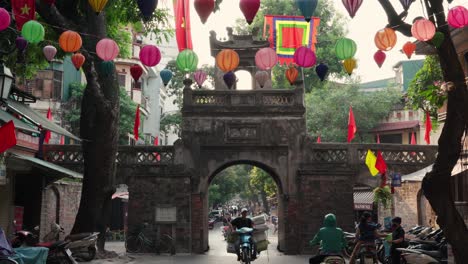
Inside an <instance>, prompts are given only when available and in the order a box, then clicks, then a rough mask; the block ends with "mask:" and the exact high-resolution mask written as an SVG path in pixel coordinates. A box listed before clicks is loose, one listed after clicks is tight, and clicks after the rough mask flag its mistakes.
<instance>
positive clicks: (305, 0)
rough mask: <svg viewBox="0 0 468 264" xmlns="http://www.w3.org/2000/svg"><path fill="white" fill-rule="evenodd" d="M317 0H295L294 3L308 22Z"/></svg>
mask: <svg viewBox="0 0 468 264" xmlns="http://www.w3.org/2000/svg"><path fill="white" fill-rule="evenodd" d="M317 3H318V0H296V5H297V7H298V8H299V10H300V11H301V13H302V15H303V16H304V19H305V21H307V22H309V21H310V20H311V18H312V15H313V14H314V12H315V8H317Z"/></svg>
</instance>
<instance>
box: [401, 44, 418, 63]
mask: <svg viewBox="0 0 468 264" xmlns="http://www.w3.org/2000/svg"><path fill="white" fill-rule="evenodd" d="M415 50H416V44H414V43H413V42H411V41H408V42H406V43H405V45H403V52H404V53H405V54H406V57H408V59H411V55H413V53H414V51H415Z"/></svg>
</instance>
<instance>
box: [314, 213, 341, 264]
mask: <svg viewBox="0 0 468 264" xmlns="http://www.w3.org/2000/svg"><path fill="white" fill-rule="evenodd" d="M323 223H324V227H322V228H320V231H319V232H318V233H317V234H316V235H315V237H314V239H312V240H311V241H310V242H309V244H310V245H311V246H314V245H319V244H320V254H319V255H317V256H314V257H312V258H310V260H309V263H310V264H315V263H317V264H320V263H321V262H322V261H323V260H324V259H325V258H326V257H328V256H336V255H338V256H341V252H342V251H343V249H345V247H346V245H347V242H346V239H345V236H344V233H343V230H341V228H337V227H336V217H335V215H334V214H327V215H326V216H325V220H324V222H323Z"/></svg>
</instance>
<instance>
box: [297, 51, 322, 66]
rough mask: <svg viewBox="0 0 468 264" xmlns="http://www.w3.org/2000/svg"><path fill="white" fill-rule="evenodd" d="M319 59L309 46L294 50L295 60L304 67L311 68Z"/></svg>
mask: <svg viewBox="0 0 468 264" xmlns="http://www.w3.org/2000/svg"><path fill="white" fill-rule="evenodd" d="M316 61H317V56H315V52H313V51H312V50H311V49H309V48H307V47H304V46H302V47H299V48H298V49H297V50H296V51H295V52H294V62H295V63H296V64H297V65H299V66H301V67H304V68H309V67H312V66H314V65H315V62H316Z"/></svg>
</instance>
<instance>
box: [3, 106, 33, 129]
mask: <svg viewBox="0 0 468 264" xmlns="http://www.w3.org/2000/svg"><path fill="white" fill-rule="evenodd" d="M0 120H2V121H3V122H4V123H7V122H10V121H11V120H13V124H15V127H16V128H17V129H20V130H24V131H27V132H32V133H39V130H37V129H36V128H34V127H32V126H30V125H28V124H26V123H25V122H23V121H21V120H19V119H18V118H16V117H14V116H12V115H11V114H9V113H7V112H5V111H3V110H0Z"/></svg>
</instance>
